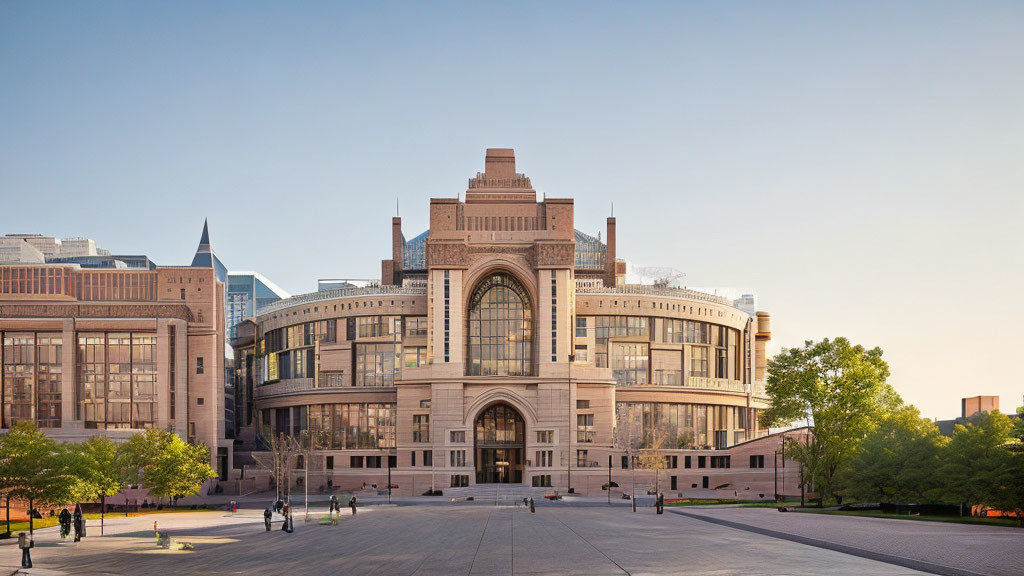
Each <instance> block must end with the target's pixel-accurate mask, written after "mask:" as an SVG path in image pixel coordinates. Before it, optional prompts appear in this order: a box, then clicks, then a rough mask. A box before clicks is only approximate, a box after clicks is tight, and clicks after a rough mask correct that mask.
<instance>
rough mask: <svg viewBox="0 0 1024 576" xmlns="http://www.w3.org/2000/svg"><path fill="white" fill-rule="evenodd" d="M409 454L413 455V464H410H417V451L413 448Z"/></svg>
mask: <svg viewBox="0 0 1024 576" xmlns="http://www.w3.org/2000/svg"><path fill="white" fill-rule="evenodd" d="M409 455H410V456H412V464H410V466H416V451H415V450H413V451H412V452H410V453H409Z"/></svg>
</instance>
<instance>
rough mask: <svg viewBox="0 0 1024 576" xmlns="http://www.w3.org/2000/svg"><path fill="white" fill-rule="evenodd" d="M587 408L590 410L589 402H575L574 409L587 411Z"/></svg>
mask: <svg viewBox="0 0 1024 576" xmlns="http://www.w3.org/2000/svg"><path fill="white" fill-rule="evenodd" d="M589 408H590V400H577V401H576V409H577V410H587V409H589Z"/></svg>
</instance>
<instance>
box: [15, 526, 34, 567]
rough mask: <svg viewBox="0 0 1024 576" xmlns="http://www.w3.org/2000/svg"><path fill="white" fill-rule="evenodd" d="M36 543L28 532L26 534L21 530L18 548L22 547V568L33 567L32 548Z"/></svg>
mask: <svg viewBox="0 0 1024 576" xmlns="http://www.w3.org/2000/svg"><path fill="white" fill-rule="evenodd" d="M34 544H35V543H34V542H33V541H32V538H31V537H30V536H29V535H28V534H25V533H24V532H20V533H19V534H18V548H21V567H22V568H31V567H32V552H31V550H32V546H33V545H34Z"/></svg>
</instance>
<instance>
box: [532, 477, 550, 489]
mask: <svg viewBox="0 0 1024 576" xmlns="http://www.w3.org/2000/svg"><path fill="white" fill-rule="evenodd" d="M531 482H532V484H533V487H534V488H550V487H551V474H538V475H536V476H533V478H532V480H531Z"/></svg>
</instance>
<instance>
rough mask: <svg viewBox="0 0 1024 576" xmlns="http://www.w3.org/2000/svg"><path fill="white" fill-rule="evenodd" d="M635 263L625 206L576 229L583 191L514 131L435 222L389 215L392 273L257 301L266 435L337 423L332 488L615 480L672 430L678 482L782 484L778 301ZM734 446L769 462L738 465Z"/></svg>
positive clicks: (255, 367)
mask: <svg viewBox="0 0 1024 576" xmlns="http://www.w3.org/2000/svg"><path fill="white" fill-rule="evenodd" d="M619 263H620V264H621V261H619ZM621 271H622V267H621V266H619V267H617V266H616V254H615V219H614V218H609V219H608V221H607V228H606V231H605V238H604V241H603V242H602V240H601V238H600V235H598V237H594V236H591V235H588V234H585V233H583V232H580V231H578V230H576V227H575V222H574V218H573V200H572V199H560V198H551V197H546V198H544V199H543V200H542V201H539V202H538V200H537V194H536V192H535V190H534V189H533V187H532V184H531V182H530V179H529V178H527V177H526V176H524V175H523V174H521V173H517V172H516V170H515V157H514V154H513V152H512V150H510V149H490V150H488V151H487V156H486V161H485V169H484V172H482V173H478V174H477V175H476V176H475V177H473V178H471V179H470V180H469V184H468V187H467V190H466V192H465V195H464V200H462V199H453V198H435V199H433V200H431V202H430V229H429V230H428V231H427V232H423V233H422V234H420V235H418V236H416V237H415V238H413V239H412V240H409V241H406V239H405V236H404V235H403V233H402V229H401V219H400V218H394V219H393V220H392V258H391V259H389V260H385V261H384V262H383V264H382V279H381V284H380V285H379V286H371V287H359V288H357V287H350V288H343V289H338V290H325V291H321V292H316V293H313V294H305V295H300V296H295V297H292V298H287V299H284V300H281V301H279V302H275V303H273V304H270V305H268V306H265V307H263V308H261V309H260V310H259V312H258V315H257V317H256V318H255V320H254V322H253V324H252V326H251V327H250V330H251V337H250V338H249V339H247V340H245V341H243V342H240V343H239V345H238V353H239V354H242V355H247V356H249V357H250V361H249V363H248V365H250V366H251V374H249V375H248V378H249V379H250V381H251V385H252V386H253V390H252V396H253V398H254V411H253V416H252V419H253V421H252V425H253V426H254V427H255V428H256V430H257V431H258V433H259V435H261V436H262V437H264V438H266V437H269V436H271V435H277V434H280V433H285V434H297V433H300V432H302V431H304V430H305V431H309V432H312V433H314V434H315V435H316V436H317V437H319V438H322V439H323V443H322V446H323V450H322V452H321V455H322V456H323V460H322V464H323V467H322V469H321V470H320V472H319V473H318V474H320V477H319V479H317V480H312V479H311V480H310V482H314V481H315V482H318V483H319V484H320V485H321V486H330V487H333V488H338V487H340V488H343V489H350V488H359V487H362V486H365V485H367V484H378V485H380V482H381V480H382V478H383V476H382V474H383V473H384V472H385V470H383V469H386V468H387V467H389V466H391V467H393V468H394V470H392V471H391V472H392V478H393V479H394V480H393V484H394V487H395V489H396V490H399V491H400V492H402V493H406V494H420V493H423V492H425V491H427V490H429V489H441V488H443V489H445V490H448V491H451V490H452V489H453V488H454V489H455V490H456V491H458V490H463V491H466V490H472V489H473V488H472V487H473V486H475V485H480V484H493V483H509V484H520V485H526V486H527V487H529V486H536V487H555V488H561V489H562V490H567V489H569V488H572V489H573V490H574V491H575V492H589V493H601V490H602V489H603V488H602V487H603V486H604V487H605V488H606V487H607V483H608V478H609V477H610V472H611V471H612V470H610V469H609V468H611V469H613V470H614V471H616V473H617V474H618V473H621V471H623V470H627V469H629V468H630V467H632V466H633V457H634V456H636V455H637V454H640V453H642V452H644V451H650V450H660V451H663V452H664V454H665V456H666V463H667V465H669V467H670V469H671V470H672V472H671V473H669V472H666V473H665V476H664V477H663V478H662V481H664V482H666V484H665V485H663V486H662V488H664V489H670V490H680V491H681V490H683V488H684V487H685V488H691V487H693V488H697V487H698V485H700V488H698V489H708V490H714V489H715V488H716V487H718V488H722V486H723V485H724V486H733V487H735V491H736V492H739V490H740V489H741V487H740V484H742V483H744V482H745V489H746V490H748V491H749V490H750V489H752V488H751V486H756V488H753V489H755V490H757V489H760V490H761V491H762V492H763V491H765V490H767V489H766V488H765V486H767V483H769V480H768V478H769V473H770V470H762V468H764V466H765V464H764V460H765V458H766V455H767V458H768V461H769V467H771V462H772V458H773V456H772V455H771V451H772V450H774V447H777V443H776V445H772V446H768V445H767V444H764V443H760V441H759V440H757V439H759V438H761V437H763V436H765V434H766V430H764V429H763V428H761V427H760V426H759V425H758V413H759V411H760V410H762V409H764V408H765V407H766V406H767V405H766V398H765V395H764V384H763V378H764V355H765V352H764V345H765V342H766V341H767V340H768V339H770V337H771V333H770V326H769V318H768V316H767V314H764V313H760V312H759V313H757V314H756V315H751V314H749V313H748V312H744V311H743V310H741V309H740V308H738V307H736V306H734V305H733V302H732V301H730V300H727V299H725V298H721V297H717V296H714V295H710V294H707V293H703V292H698V291H694V290H687V289H682V288H667V287H665V288H659V287H653V286H630V285H624V284H622V278H623V275H622V274H620V273H619V272H621ZM243 364H244V363H243ZM243 424H245V423H243ZM773 446H774V447H773ZM751 450H755V451H757V450H760V452H759V453H754V452H750V451H751ZM748 452H749V454H748ZM736 454H740V456H742V457H744V458H745V457H746V456H748V455H749V456H750V459H749V461H744V462H743V464H742V468H744V473H747V472H748V471H749V473H751V474H755V473H756V474H760V475H759V476H756V477H755V476H747V477H744V476H743V475H742V474H739V472H737V471H735V470H732V468H733V466H732V464H733V462H731V460H730V458H731V457H733V456H735V455H736ZM758 457H760V458H758ZM748 463H749V465H750V468H749V469H748V468H747V464H748ZM758 464H760V465H758ZM712 468H713V469H714V470H712ZM676 469H679V472H676V471H675V470H676ZM683 470H685V471H686V472H685V473H684V472H682V471H683ZM725 473H729V474H732V475H731V476H728V477H727V476H715V475H716V474H725ZM791 476H792V474H791ZM668 478H671V488H669V486H668V485H667V482H668V481H669V480H668ZM723 479H724V480H726V481H725V483H724V484H722V482H719V481H720V480H723ZM613 484H617V482H616V481H614V480H613ZM684 485H685V486H684ZM776 491H777V489H776Z"/></svg>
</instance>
